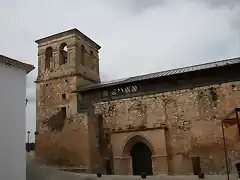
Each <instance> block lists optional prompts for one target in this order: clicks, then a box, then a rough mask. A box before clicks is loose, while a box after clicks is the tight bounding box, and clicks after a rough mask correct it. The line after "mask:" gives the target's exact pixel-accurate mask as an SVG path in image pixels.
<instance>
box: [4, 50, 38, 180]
mask: <svg viewBox="0 0 240 180" xmlns="http://www.w3.org/2000/svg"><path fill="white" fill-rule="evenodd" d="M33 69H34V66H33V65H30V64H25V63H22V62H20V61H17V60H14V59H11V58H8V57H6V56H3V55H0V83H1V84H0V179H1V180H15V179H16V180H17V179H18V180H25V179H26V141H25V139H26V129H25V128H26V126H25V119H26V74H27V73H29V72H31V71H32V70H33Z"/></svg>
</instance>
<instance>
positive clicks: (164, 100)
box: [95, 82, 240, 174]
mask: <svg viewBox="0 0 240 180" xmlns="http://www.w3.org/2000/svg"><path fill="white" fill-rule="evenodd" d="M239 84H240V82H232V83H225V84H217V85H212V86H206V87H200V88H194V89H186V90H181V91H173V92H167V93H160V94H155V95H149V96H143V97H136V98H128V99H120V100H113V101H109V102H101V103H97V104H95V111H96V113H100V114H102V115H103V118H104V126H105V128H110V129H111V132H115V134H114V136H116V133H117V132H118V131H119V132H120V131H130V130H131V131H133V130H138V129H146V128H154V127H155V128H157V127H160V126H167V127H168V132H169V135H168V141H169V142H167V143H168V144H169V148H168V155H169V158H170V159H169V165H170V166H171V168H170V169H171V170H172V173H174V174H187V173H192V162H191V157H192V156H199V157H200V159H201V168H202V171H203V172H204V173H207V174H219V173H223V172H224V171H225V159H224V149H223V141H222V131H221V122H220V121H221V119H222V118H223V117H224V116H225V114H226V113H229V112H230V111H232V110H233V109H234V108H236V107H238V106H239V105H240V88H239V87H240V86H239ZM225 133H226V139H227V148H228V155H229V165H230V171H235V167H234V163H235V161H236V160H237V159H238V158H240V152H239V150H240V143H239V137H238V132H237V127H236V126H232V127H229V128H226V129H225ZM152 138H155V137H152ZM119 142H120V141H119ZM121 142H124V140H122V141H121ZM116 143H117V142H116ZM121 146H123V144H119V147H121ZM155 146H158V144H155Z"/></svg>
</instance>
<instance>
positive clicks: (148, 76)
mask: <svg viewBox="0 0 240 180" xmlns="http://www.w3.org/2000/svg"><path fill="white" fill-rule="evenodd" d="M238 63H240V57H239V58H234V59H225V60H221V61H215V62H210V63H205V64H199V65H193V66H188V67H183V68H177V69H172V70H167V71H161V72H156V73H151V74H146V75H140V76H135V77H129V78H123V79H117V80H113V81H106V82H102V83H99V84H93V85H89V86H86V87H84V88H81V89H80V90H79V91H87V90H91V89H98V88H103V87H109V86H114V85H119V84H126V83H131V82H137V81H142V80H147V79H155V78H159V77H164V76H171V75H174V74H181V73H187V72H193V71H199V70H204V69H210V68H215V67H222V66H226V65H231V64H238Z"/></svg>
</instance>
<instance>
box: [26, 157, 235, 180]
mask: <svg viewBox="0 0 240 180" xmlns="http://www.w3.org/2000/svg"><path fill="white" fill-rule="evenodd" d="M134 179H139V180H140V179H141V178H140V176H124V175H110V176H109V175H103V176H102V177H101V178H98V177H97V176H96V175H95V174H82V173H73V172H65V171H60V170H56V169H54V168H50V167H44V166H40V165H37V164H35V163H33V162H32V161H31V159H29V157H28V158H27V180H134ZM147 179H151V180H197V179H198V177H197V176H192V175H189V176H187V175H186V176H180V175H179V176H168V175H158V176H149V177H147ZM205 179H209V180H227V177H226V176H223V175H214V176H213V175H212V176H206V177H205ZM230 180H238V178H237V176H236V175H231V176H230Z"/></svg>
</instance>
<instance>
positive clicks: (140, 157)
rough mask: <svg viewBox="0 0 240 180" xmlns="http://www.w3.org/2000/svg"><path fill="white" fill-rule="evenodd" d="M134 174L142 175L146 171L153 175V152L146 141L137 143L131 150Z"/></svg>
mask: <svg viewBox="0 0 240 180" xmlns="http://www.w3.org/2000/svg"><path fill="white" fill-rule="evenodd" d="M130 156H131V157H132V170H133V175H140V174H141V173H143V172H145V173H146V174H147V175H152V174H153V170H152V152H151V150H150V148H149V147H148V146H146V145H145V144H144V143H141V142H138V143H136V144H135V145H134V146H133V147H132V149H131V151H130Z"/></svg>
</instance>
